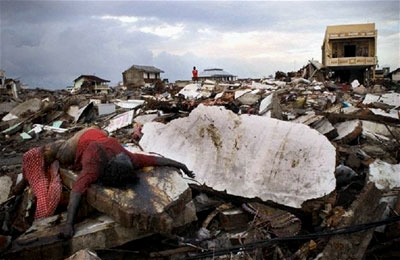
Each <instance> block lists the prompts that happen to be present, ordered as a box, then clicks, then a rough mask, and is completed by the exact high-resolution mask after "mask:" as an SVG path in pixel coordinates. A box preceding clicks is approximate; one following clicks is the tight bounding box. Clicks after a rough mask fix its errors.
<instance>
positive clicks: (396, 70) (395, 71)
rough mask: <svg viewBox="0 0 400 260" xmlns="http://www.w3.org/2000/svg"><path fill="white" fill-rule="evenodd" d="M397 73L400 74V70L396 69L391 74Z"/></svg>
mask: <svg viewBox="0 0 400 260" xmlns="http://www.w3.org/2000/svg"><path fill="white" fill-rule="evenodd" d="M397 72H400V68H397V69H395V70H394V71H392V72H390V73H389V74H392V73H397Z"/></svg>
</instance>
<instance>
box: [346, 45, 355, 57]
mask: <svg viewBox="0 0 400 260" xmlns="http://www.w3.org/2000/svg"><path fill="white" fill-rule="evenodd" d="M355 56H356V46H355V45H345V46H344V57H355Z"/></svg>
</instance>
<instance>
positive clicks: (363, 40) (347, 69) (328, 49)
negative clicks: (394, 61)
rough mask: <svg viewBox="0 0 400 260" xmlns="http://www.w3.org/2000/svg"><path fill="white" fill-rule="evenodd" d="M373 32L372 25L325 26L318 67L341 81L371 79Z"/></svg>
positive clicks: (373, 45) (373, 74)
mask: <svg viewBox="0 0 400 260" xmlns="http://www.w3.org/2000/svg"><path fill="white" fill-rule="evenodd" d="M377 33H378V32H377V30H375V24H374V23H368V24H349V25H335V26H328V27H327V28H326V31H325V38H324V42H323V44H322V64H323V65H324V67H327V68H329V69H330V70H331V71H334V72H335V76H337V77H338V78H340V80H341V81H347V82H350V81H352V80H354V79H358V80H359V81H360V82H363V81H364V80H367V79H374V78H375V67H376V65H377V63H378V60H377V57H376V44H377Z"/></svg>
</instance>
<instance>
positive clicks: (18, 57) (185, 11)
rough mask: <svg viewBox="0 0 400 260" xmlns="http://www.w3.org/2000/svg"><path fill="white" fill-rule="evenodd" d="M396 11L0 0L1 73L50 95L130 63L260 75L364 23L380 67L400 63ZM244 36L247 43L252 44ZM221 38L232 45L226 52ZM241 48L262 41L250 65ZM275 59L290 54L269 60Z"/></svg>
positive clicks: (182, 71)
mask: <svg viewBox="0 0 400 260" xmlns="http://www.w3.org/2000/svg"><path fill="white" fill-rule="evenodd" d="M399 9H400V7H399V2H382V1H381V2H149V1H146V2H124V1H122V2H116V1H112V2H111V1H89V2H87V1H1V2H0V43H1V44H0V45H1V46H0V48H1V49H0V68H2V69H4V70H6V73H7V75H8V76H10V77H21V79H22V80H23V81H24V82H26V83H28V84H29V85H31V87H35V86H42V87H48V88H62V87H65V86H67V85H71V84H72V81H73V79H75V78H76V77H77V76H79V75H80V74H96V75H98V76H99V77H102V78H105V79H109V80H111V81H112V82H113V83H116V82H118V81H120V80H121V79H122V77H121V73H122V71H124V70H125V69H127V68H128V67H129V66H131V65H132V64H147V65H155V66H158V67H160V68H162V69H163V70H165V71H166V73H165V76H166V77H168V78H170V80H175V79H183V78H189V77H190V68H191V67H192V66H193V65H197V66H198V67H199V68H206V67H209V66H220V67H223V68H224V69H226V70H227V71H230V72H232V73H234V74H238V75H239V76H241V77H245V76H253V77H257V76H263V75H266V74H269V73H271V72H273V71H274V70H278V69H280V70H288V69H293V60H295V59H298V60H297V62H298V64H297V65H298V66H301V65H302V63H304V62H306V61H307V59H309V58H311V57H316V58H317V57H319V56H320V44H321V42H322V39H323V34H324V31H325V28H326V25H329V24H345V23H364V22H376V24H377V28H378V30H379V37H380V38H379V39H380V40H381V42H379V44H378V48H380V47H379V46H383V47H384V48H385V49H383V50H382V51H381V50H378V53H379V55H381V57H382V58H380V60H382V59H387V60H388V62H389V63H390V64H397V66H398V65H400V62H399V61H398V58H397V61H396V58H395V56H396V55H393V53H394V54H396V53H397V54H399V53H398V50H397V52H396V50H395V52H393V51H391V50H392V49H393V48H396V46H397V49H398V45H399V36H398V35H399V20H400V18H399ZM121 16H126V17H128V18H129V17H130V18H131V19H132V21H134V22H121V21H120V20H118V19H117V18H118V17H121ZM105 17H109V18H110V17H111V18H110V19H105ZM114 18H115V19H114ZM135 19H136V20H135ZM201 30H203V31H207V30H208V31H210V32H211V33H209V34H207V33H201V32H199V31H201ZM248 32H258V33H261V36H258V37H253V36H251V35H250V36H248V34H247V33H248ZM256 35H257V34H256ZM291 35H293V37H291ZM299 35H300V36H299ZM304 35H307V36H304ZM264 36H265V38H262V37H264ZM242 37H253V38H249V40H248V42H249V44H248V43H247V42H246V41H241V38H242ZM271 37H272V38H271ZM274 37H276V38H274ZM282 37H284V38H283V39H282ZM296 37H297V38H296ZM304 37H310V38H309V39H308V40H309V43H307V44H305V42H307V41H305V40H304V39H303V38H304ZM306 40H307V39H306ZM222 41H225V42H226V43H227V44H228V45H234V44H237V46H238V48H230V49H229V50H230V51H225V49H224V46H223V44H221V42H222ZM235 41H236V42H235ZM264 42H267V43H266V44H265V43H264ZM274 42H279V44H275V45H274ZM243 44H244V45H245V46H248V47H246V48H247V49H255V50H258V48H260V45H263V44H265V46H264V47H263V48H264V49H260V50H259V51H260V52H262V53H260V54H265V57H263V58H253V59H247V57H245V56H244V55H245V53H243V47H241V46H242V45H243ZM246 44H247V45H246ZM251 44H252V45H251ZM270 45H271V46H270ZM276 45H278V46H276ZM234 46H236V45H234ZM205 48H208V49H205ZM310 48H312V49H313V50H311V51H310ZM386 49H387V50H386ZM270 51H271V52H275V53H270ZM207 52H209V53H210V54H209V55H205V54H204V53H207ZM264 52H265V53H264ZM276 52H279V54H280V56H279V57H284V55H286V56H285V57H284V58H279V57H278V58H277V57H275V58H274V57H272V56H271V55H270V54H276ZM389 52H390V54H389ZM296 55H297V57H296ZM299 59H301V60H299Z"/></svg>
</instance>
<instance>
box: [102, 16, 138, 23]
mask: <svg viewBox="0 0 400 260" xmlns="http://www.w3.org/2000/svg"><path fill="white" fill-rule="evenodd" d="M95 18H97V17H95ZM98 18H99V19H101V20H115V21H119V22H121V23H136V22H137V21H139V19H140V18H139V17H136V16H112V15H103V16H99V17H98Z"/></svg>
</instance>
